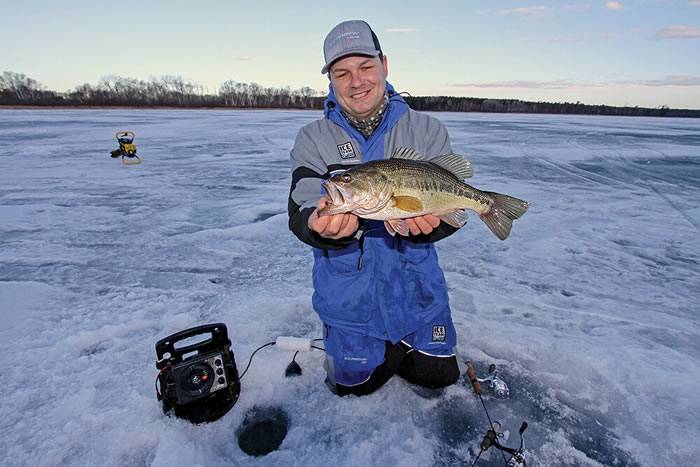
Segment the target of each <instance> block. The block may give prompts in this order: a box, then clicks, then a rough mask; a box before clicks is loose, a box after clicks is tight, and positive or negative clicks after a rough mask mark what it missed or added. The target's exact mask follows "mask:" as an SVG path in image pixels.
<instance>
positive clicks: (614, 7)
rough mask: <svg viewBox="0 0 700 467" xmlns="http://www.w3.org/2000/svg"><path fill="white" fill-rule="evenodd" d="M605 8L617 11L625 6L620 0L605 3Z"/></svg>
mask: <svg viewBox="0 0 700 467" xmlns="http://www.w3.org/2000/svg"><path fill="white" fill-rule="evenodd" d="M605 8H607V9H608V10H614V11H619V10H622V9H623V8H625V5H623V4H622V3H620V2H608V3H606V4H605Z"/></svg>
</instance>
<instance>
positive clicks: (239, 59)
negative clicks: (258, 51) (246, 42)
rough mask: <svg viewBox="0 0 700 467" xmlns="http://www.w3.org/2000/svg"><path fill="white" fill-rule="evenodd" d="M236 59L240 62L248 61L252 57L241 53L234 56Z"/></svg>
mask: <svg viewBox="0 0 700 467" xmlns="http://www.w3.org/2000/svg"><path fill="white" fill-rule="evenodd" d="M236 60H238V61H241V62H249V61H251V60H253V57H249V56H247V55H242V56H240V57H236Z"/></svg>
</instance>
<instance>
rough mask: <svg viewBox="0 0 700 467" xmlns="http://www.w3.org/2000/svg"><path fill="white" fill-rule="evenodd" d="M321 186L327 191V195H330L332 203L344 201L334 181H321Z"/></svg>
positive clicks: (338, 203)
mask: <svg viewBox="0 0 700 467" xmlns="http://www.w3.org/2000/svg"><path fill="white" fill-rule="evenodd" d="M323 188H325V190H326V193H328V196H330V198H331V204H332V205H335V206H339V205H341V204H343V203H344V202H345V197H344V196H343V193H342V192H341V191H340V190H339V189H338V186H337V185H336V184H335V183H333V182H331V181H330V180H326V181H325V182H323Z"/></svg>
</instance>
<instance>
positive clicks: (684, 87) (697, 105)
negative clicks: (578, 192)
mask: <svg viewBox="0 0 700 467" xmlns="http://www.w3.org/2000/svg"><path fill="white" fill-rule="evenodd" d="M354 5H355V6H357V8H355V9H354V10H355V11H358V12H365V13H357V14H355V13H353V14H351V15H348V14H346V13H343V14H339V13H335V12H332V11H329V10H330V8H329V7H328V6H327V5H326V3H321V2H317V1H312V2H307V3H306V4H305V5H304V8H303V17H299V16H301V15H300V14H299V10H300V7H299V6H298V5H297V4H286V3H281V4H276V3H274V2H270V1H263V2H258V3H256V4H255V5H245V4H243V3H241V2H217V1H208V2H204V3H202V4H200V5H198V6H197V7H196V8H195V7H189V6H188V5H187V4H186V3H184V2H167V3H166V2H163V1H155V2H149V3H147V4H141V3H137V2H134V1H133V0H126V1H125V2H122V3H121V4H120V7H119V9H115V10H108V11H105V10H104V8H98V7H96V6H94V5H93V4H91V3H89V2H86V1H84V0H75V1H72V2H69V3H68V5H66V4H65V3H63V4H61V5H56V4H53V3H51V2H47V1H37V2H32V3H31V4H29V3H27V4H16V5H13V8H11V9H8V10H7V11H6V12H5V16H6V21H5V25H6V26H5V27H4V28H3V30H2V31H1V32H0V42H2V43H3V44H5V45H6V47H4V50H2V51H1V52H0V71H13V72H17V73H23V74H25V75H26V76H28V77H30V78H32V79H34V80H36V81H38V82H39V83H41V84H42V85H43V86H45V87H46V88H47V89H50V90H53V91H57V92H66V91H68V90H70V89H74V88H75V87H77V86H79V85H81V84H84V83H89V84H93V85H94V84H97V83H98V82H99V80H100V79H101V78H102V77H106V76H112V75H114V76H120V77H124V78H134V79H139V80H148V79H152V78H158V77H161V76H167V75H174V76H181V77H182V78H184V79H185V80H187V81H191V82H194V83H198V84H200V85H202V86H203V87H204V88H205V89H206V92H207V93H209V94H217V93H218V90H219V86H220V85H221V84H222V83H223V82H224V81H227V80H234V81H237V82H243V83H258V84H260V85H261V86H264V87H277V88H280V87H286V86H289V87H290V88H291V89H299V88H302V87H304V86H308V87H311V88H312V89H315V90H318V91H325V90H326V89H327V85H328V79H327V77H325V76H324V75H321V74H320V69H321V66H322V65H323V54H322V44H323V39H324V37H325V35H326V34H327V33H328V31H329V30H330V29H331V28H332V27H333V26H334V25H335V24H337V23H338V22H340V21H343V20H346V19H355V18H361V19H364V20H365V21H367V22H368V23H369V24H370V26H371V27H372V28H373V29H374V30H375V32H376V33H377V35H378V37H379V40H380V42H381V45H382V49H383V50H384V52H385V53H386V55H387V57H388V61H389V77H388V80H389V81H390V82H391V83H392V84H393V85H394V86H395V87H396V88H397V90H398V91H406V92H409V93H410V94H411V95H413V96H452V97H477V98H487V99H517V100H522V101H533V102H557V103H563V102H572V103H573V102H577V101H578V102H581V103H583V104H586V105H609V106H628V107H635V106H637V107H647V108H658V107H661V106H667V107H670V108H676V109H700V63H699V61H698V60H692V57H693V56H697V55H698V52H699V51H700V47H699V46H700V0H638V1H635V2H632V1H621V2H616V1H607V2H606V1H601V2H571V3H566V4H563V3H558V2H554V1H542V2H534V1H533V2H527V3H525V2H521V1H503V2H499V3H498V5H497V6H495V7H489V8H483V7H481V6H480V5H479V4H478V3H477V2H467V3H466V4H462V3H459V2H456V1H445V2H441V3H439V4H438V5H426V4H423V3H421V4H412V5H410V7H408V6H407V5H406V4H405V3H399V2H394V1H392V2H385V3H383V4H375V3H370V2H366V1H360V2H356V3H355V4H354ZM363 7H364V8H363ZM98 10H99V11H98ZM290 18H293V19H292V20H290ZM28 25H31V27H27V26H28ZM8 45H9V47H8Z"/></svg>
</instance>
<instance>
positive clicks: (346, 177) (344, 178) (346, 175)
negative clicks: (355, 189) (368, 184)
mask: <svg viewBox="0 0 700 467" xmlns="http://www.w3.org/2000/svg"><path fill="white" fill-rule="evenodd" d="M341 179H342V180H343V182H345V183H350V181H351V180H352V177H351V176H350V174H343V176H342V177H341Z"/></svg>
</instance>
